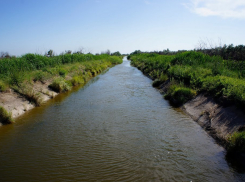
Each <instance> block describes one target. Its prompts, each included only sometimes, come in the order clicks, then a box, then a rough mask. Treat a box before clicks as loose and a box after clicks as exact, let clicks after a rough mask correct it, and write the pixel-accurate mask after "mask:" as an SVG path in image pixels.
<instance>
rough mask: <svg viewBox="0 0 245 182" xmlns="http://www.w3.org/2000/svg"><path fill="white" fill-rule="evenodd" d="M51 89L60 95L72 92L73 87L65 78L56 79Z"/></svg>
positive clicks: (50, 86)
mask: <svg viewBox="0 0 245 182" xmlns="http://www.w3.org/2000/svg"><path fill="white" fill-rule="evenodd" d="M49 88H51V89H52V90H54V91H55V92H59V93H60V92H65V91H68V90H71V87H70V86H69V84H68V83H67V82H66V81H65V80H64V79H63V78H57V79H55V80H54V81H53V83H52V84H50V85H49Z"/></svg>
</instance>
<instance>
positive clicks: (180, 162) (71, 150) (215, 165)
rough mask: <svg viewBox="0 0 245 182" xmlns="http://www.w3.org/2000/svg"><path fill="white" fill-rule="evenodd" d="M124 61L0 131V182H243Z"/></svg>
mask: <svg viewBox="0 0 245 182" xmlns="http://www.w3.org/2000/svg"><path fill="white" fill-rule="evenodd" d="M151 82H152V81H151V80H150V79H149V78H147V77H145V76H144V75H143V74H142V73H141V72H140V71H139V70H137V69H136V68H134V67H131V66H130V62H129V61H128V60H126V59H124V62H123V63H122V64H121V65H117V66H115V67H113V68H111V69H110V70H109V71H108V72H106V73H105V74H102V75H100V76H98V77H96V78H94V79H93V80H92V81H91V82H90V83H89V84H88V85H87V86H85V87H84V88H81V89H78V88H77V89H75V90H74V91H73V92H69V93H67V94H61V95H59V96H57V97H56V98H55V99H53V100H51V101H49V102H48V103H47V104H46V105H44V106H42V107H39V108H35V109H33V110H32V111H30V112H28V113H27V114H25V115H24V116H22V117H20V118H19V119H18V120H17V121H16V124H14V125H9V126H4V127H1V128H0V154H1V155H0V181H25V182H26V181H31V182H33V181H193V182H194V181H244V180H245V175H244V174H243V173H238V172H237V171H236V170H234V169H233V168H231V167H230V166H229V165H228V164H227V161H226V160H225V151H224V149H223V148H222V147H220V146H219V145H217V144H216V143H215V142H214V140H213V139H212V138H211V137H210V136H208V135H207V134H206V132H205V131H203V130H202V129H201V128H200V126H199V125H198V124H196V123H195V122H194V121H193V120H192V119H190V117H189V116H187V115H186V114H184V113H183V112H181V111H180V110H178V109H174V108H172V107H171V106H170V105H169V103H168V102H167V101H166V100H164V99H163V97H162V95H161V94H160V93H159V91H158V90H156V89H154V88H153V87H152V86H151Z"/></svg>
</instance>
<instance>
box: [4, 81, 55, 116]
mask: <svg viewBox="0 0 245 182" xmlns="http://www.w3.org/2000/svg"><path fill="white" fill-rule="evenodd" d="M49 84H50V83H48V82H46V83H41V82H36V83H34V84H33V87H32V89H33V90H34V92H35V93H38V94H39V95H40V97H41V99H42V101H43V102H45V101H47V100H49V99H51V98H53V97H54V96H56V95H57V94H58V93H56V92H54V91H52V90H50V89H49V88H48V85H49ZM0 106H2V107H4V108H5V109H6V110H7V111H8V112H11V113H12V117H13V118H16V117H18V116H20V115H22V114H24V113H25V112H26V111H28V110H30V109H32V108H34V107H35V105H34V104H33V103H31V102H29V101H28V100H27V99H26V98H25V97H24V96H22V95H20V94H18V93H16V92H14V91H13V90H11V89H9V90H8V91H6V92H1V93H0Z"/></svg>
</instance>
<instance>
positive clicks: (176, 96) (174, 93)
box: [164, 83, 196, 105]
mask: <svg viewBox="0 0 245 182" xmlns="http://www.w3.org/2000/svg"><path fill="white" fill-rule="evenodd" d="M195 96H196V91H194V90H193V89H191V88H187V87H185V86H183V85H179V84H176V83H174V84H173V83H172V84H171V85H170V87H169V89H168V91H167V94H166V95H165V96H164V97H165V98H166V99H171V101H172V102H173V103H174V104H175V105H182V104H184V103H185V102H187V101H188V100H190V99H192V98H194V97H195Z"/></svg>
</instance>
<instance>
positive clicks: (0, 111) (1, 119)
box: [0, 106, 14, 124]
mask: <svg viewBox="0 0 245 182" xmlns="http://www.w3.org/2000/svg"><path fill="white" fill-rule="evenodd" d="M13 121H14V120H13V118H12V114H11V113H8V112H7V111H6V110H5V109H4V108H3V107H2V106H0V123H2V124H10V123H13Z"/></svg>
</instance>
